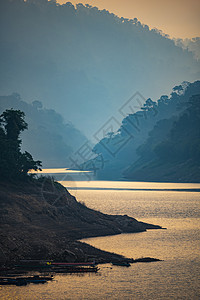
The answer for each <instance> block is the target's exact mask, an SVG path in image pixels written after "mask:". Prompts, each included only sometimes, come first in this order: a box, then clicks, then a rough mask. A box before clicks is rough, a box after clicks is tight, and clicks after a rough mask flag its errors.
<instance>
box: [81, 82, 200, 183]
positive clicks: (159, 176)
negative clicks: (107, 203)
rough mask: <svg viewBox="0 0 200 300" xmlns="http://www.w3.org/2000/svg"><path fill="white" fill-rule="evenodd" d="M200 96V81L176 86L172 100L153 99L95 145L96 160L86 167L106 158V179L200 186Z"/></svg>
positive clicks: (99, 175)
mask: <svg viewBox="0 0 200 300" xmlns="http://www.w3.org/2000/svg"><path fill="white" fill-rule="evenodd" d="M199 95H200V81H196V82H194V83H189V82H184V83H183V84H182V85H180V86H175V87H174V88H173V92H172V93H171V96H170V97H168V96H166V95H163V96H161V97H160V99H158V101H152V100H151V99H150V98H149V99H147V101H146V103H145V104H144V105H143V106H142V107H141V109H140V110H138V111H137V112H136V113H134V114H129V115H128V116H127V117H125V118H124V119H123V120H122V125H121V126H120V128H119V129H118V130H117V131H116V132H109V133H108V134H107V136H105V137H104V138H103V139H101V140H100V142H99V143H97V144H96V145H95V147H94V148H93V152H94V153H96V155H97V158H96V161H95V160H93V161H91V162H89V163H87V164H85V165H86V166H89V167H90V169H92V165H95V163H96V162H97V160H98V159H99V157H103V160H104V162H105V164H104V166H103V167H102V168H100V169H99V170H97V171H96V172H97V178H98V179H102V180H103V179H108V180H119V179H123V178H124V177H125V178H126V179H129V180H136V181H137V180H143V181H146V180H148V181H178V182H181V181H183V182H187V181H188V182H199V181H200V177H199V175H198V174H199V156H200V153H199V145H200V129H199V128H200V119H199ZM126 141H127V142H126ZM184 164H185V165H184ZM88 169H89V168H88Z"/></svg>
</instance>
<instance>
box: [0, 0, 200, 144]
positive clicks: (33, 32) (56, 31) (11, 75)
mask: <svg viewBox="0 0 200 300" xmlns="http://www.w3.org/2000/svg"><path fill="white" fill-rule="evenodd" d="M0 11H1V18H0V28H1V29H0V30H1V48H0V59H1V77H0V94H1V95H7V94H11V93H13V92H18V93H19V94H21V95H22V97H23V98H24V99H28V101H30V102H32V100H33V99H37V100H40V101H41V100H42V101H43V102H44V105H45V106H46V107H47V108H49V107H50V108H53V109H56V111H58V112H59V113H62V115H63V116H64V118H65V119H66V120H71V121H72V122H73V124H75V126H76V127H77V128H82V130H83V131H84V133H87V134H88V136H89V138H90V136H93V135H94V134H95V133H96V131H97V130H98V129H99V128H101V127H102V125H103V124H104V123H105V122H106V121H107V120H108V119H109V118H110V117H111V116H113V113H115V112H117V111H118V110H119V109H120V108H121V107H122V105H123V104H124V103H125V102H126V101H127V100H128V99H129V98H130V96H131V95H133V94H134V93H135V92H137V91H139V92H140V93H141V94H142V95H143V96H144V97H146V96H148V97H151V98H157V97H159V95H160V94H161V93H164V94H168V93H169V91H170V90H171V88H172V86H174V85H175V84H176V83H181V82H182V81H184V80H187V81H194V80H197V79H199V69H200V64H199V62H198V61H196V60H195V59H194V57H193V54H192V53H191V52H189V51H188V50H187V49H185V50H184V49H182V47H178V46H176V45H175V42H174V41H173V40H171V39H169V38H168V37H167V36H163V35H162V34H161V33H160V32H159V30H155V29H153V30H150V29H149V27H148V26H147V25H144V24H141V22H140V21H139V20H137V18H134V19H133V20H129V19H125V18H118V17H117V16H115V15H114V14H112V13H109V12H108V11H106V10H103V11H100V10H99V9H98V8H96V7H91V6H89V5H85V6H84V5H82V4H78V5H76V7H75V6H73V5H72V4H71V3H70V2H67V3H66V4H63V5H59V4H56V3H55V2H54V1H48V0H37V1H36V0H28V1H24V0H22V1H21V0H15V1H10V0H1V1H0ZM136 17H137V16H136ZM118 119H119V121H121V119H122V116H121V115H119V114H118Z"/></svg>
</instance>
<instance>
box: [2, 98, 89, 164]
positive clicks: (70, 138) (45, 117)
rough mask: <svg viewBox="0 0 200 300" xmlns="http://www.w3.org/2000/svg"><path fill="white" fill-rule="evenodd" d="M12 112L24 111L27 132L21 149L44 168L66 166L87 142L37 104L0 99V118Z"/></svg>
mask: <svg viewBox="0 0 200 300" xmlns="http://www.w3.org/2000/svg"><path fill="white" fill-rule="evenodd" d="M11 108H13V109H20V110H21V111H23V112H24V113H25V119H26V121H27V122H28V130H27V131H25V132H23V133H22V139H23V144H22V149H23V150H27V151H28V152H30V153H32V155H33V157H34V158H35V159H39V160H42V163H43V167H44V168H45V167H49V168H51V167H54V168H57V167H61V168H63V167H67V166H69V164H70V161H69V156H70V155H72V153H73V152H74V151H76V150H77V149H79V147H80V146H81V145H82V144H83V143H84V142H85V141H86V140H87V139H86V137H85V136H84V135H83V133H81V131H79V130H78V129H76V128H75V127H74V126H73V124H71V123H69V122H65V121H64V120H63V118H62V116H61V115H60V114H58V113H57V112H56V111H55V110H53V109H46V108H45V107H43V104H42V103H41V102H40V101H33V102H32V103H30V104H29V103H27V102H25V101H23V100H22V99H21V98H20V95H19V94H12V95H10V96H0V114H1V113H2V112H3V111H4V110H6V109H11Z"/></svg>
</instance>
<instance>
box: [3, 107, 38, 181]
mask: <svg viewBox="0 0 200 300" xmlns="http://www.w3.org/2000/svg"><path fill="white" fill-rule="evenodd" d="M24 117H25V114H24V113H23V112H22V111H20V110H13V109H10V110H5V111H4V112H3V113H2V114H1V116H0V178H1V179H6V180H19V179H21V180H25V179H27V178H28V177H30V176H33V175H29V174H28V171H29V170H31V169H33V170H35V171H37V170H41V169H40V167H41V161H39V160H37V161H34V160H33V157H32V155H31V154H30V153H29V152H27V151H25V152H24V153H22V152H21V143H22V141H21V139H20V137H19V136H20V133H21V132H23V131H24V130H25V129H27V128H28V124H27V123H26V122H25V120H24Z"/></svg>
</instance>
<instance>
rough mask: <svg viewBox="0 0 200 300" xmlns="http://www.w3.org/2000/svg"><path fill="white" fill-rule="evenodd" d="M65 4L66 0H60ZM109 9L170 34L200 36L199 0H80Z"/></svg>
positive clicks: (179, 36)
mask: <svg viewBox="0 0 200 300" xmlns="http://www.w3.org/2000/svg"><path fill="white" fill-rule="evenodd" d="M57 2H59V3H66V2H67V0H57ZM70 2H72V3H73V4H77V3H83V4H86V3H87V4H90V5H92V6H97V7H98V8H99V9H107V10H109V11H110V12H113V13H115V14H116V15H118V16H120V17H126V18H130V19H133V18H135V17H136V18H138V19H139V20H140V21H141V22H142V23H144V24H147V25H148V26H149V27H150V28H153V27H156V28H158V29H161V30H162V31H164V32H165V33H167V34H169V35H170V36H171V37H176V38H192V37H197V36H200V0H86V1H84V0H82V1H81V0H79V1H70Z"/></svg>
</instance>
